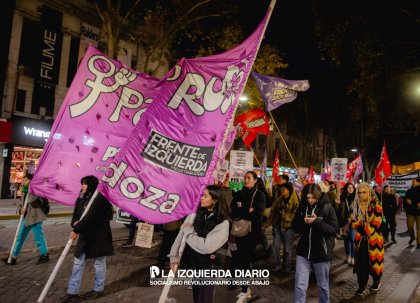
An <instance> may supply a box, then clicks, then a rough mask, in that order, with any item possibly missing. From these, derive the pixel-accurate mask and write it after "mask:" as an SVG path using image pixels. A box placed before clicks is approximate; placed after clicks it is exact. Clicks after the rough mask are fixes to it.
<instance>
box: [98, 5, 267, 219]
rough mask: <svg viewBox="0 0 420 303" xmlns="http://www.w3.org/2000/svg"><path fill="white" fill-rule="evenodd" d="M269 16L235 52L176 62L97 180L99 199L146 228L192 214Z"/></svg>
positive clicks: (209, 181) (216, 157) (213, 164)
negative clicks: (98, 183)
mask: <svg viewBox="0 0 420 303" xmlns="http://www.w3.org/2000/svg"><path fill="white" fill-rule="evenodd" d="M268 16H269V12H268V13H267V15H266V16H265V18H264V20H263V21H262V22H261V24H260V25H259V27H258V28H257V30H256V31H255V32H254V33H253V34H252V35H251V36H250V37H249V38H248V39H247V40H246V41H244V42H243V43H242V44H241V45H239V46H237V47H236V48H234V49H232V50H230V51H227V52H225V53H223V54H219V55H215V56H210V57H204V58H196V59H181V60H180V61H179V62H178V63H177V64H176V66H175V67H174V68H173V69H172V70H171V71H170V72H169V73H168V75H167V76H166V77H165V81H164V82H163V84H162V88H161V90H160V91H159V94H158V95H157V96H156V97H155V98H154V101H153V103H152V104H151V105H150V106H149V108H148V109H147V111H146V112H145V114H144V115H143V117H142V119H141V120H140V122H139V123H138V124H137V125H136V127H135V130H134V131H133V132H132V134H131V136H130V138H129V139H128V140H127V144H126V145H124V147H123V148H122V149H121V151H120V153H119V154H118V155H117V156H116V158H115V161H114V162H113V163H112V164H111V166H110V169H109V170H108V171H107V173H106V174H105V176H104V178H103V179H102V182H101V184H100V186H99V191H100V192H101V193H102V194H103V195H104V196H105V197H107V198H108V199H109V200H110V201H111V202H112V203H114V204H116V205H117V206H118V207H120V208H121V209H123V210H125V211H127V212H129V213H131V214H133V215H135V216H136V217H138V218H140V219H142V220H144V221H147V222H150V223H166V222H171V221H174V220H177V219H180V218H182V217H185V216H186V215H188V214H190V213H193V212H194V211H196V209H197V207H198V205H199V200H200V197H201V195H202V193H203V191H204V188H205V187H206V186H207V185H208V184H212V183H213V177H212V173H213V170H214V168H215V166H216V164H217V162H218V159H219V152H220V149H221V146H222V145H223V142H224V141H225V140H224V139H225V138H227V136H226V137H225V133H226V129H227V127H228V125H229V124H230V123H231V120H232V117H233V115H234V113H235V111H236V108H237V105H238V101H239V97H240V95H241V93H242V91H243V88H244V86H245V82H246V80H247V78H248V75H249V73H250V70H251V67H252V65H253V62H254V59H255V56H256V54H257V51H258V47H259V44H260V41H261V37H262V35H263V32H264V29H265V24H266V21H267V20H268Z"/></svg>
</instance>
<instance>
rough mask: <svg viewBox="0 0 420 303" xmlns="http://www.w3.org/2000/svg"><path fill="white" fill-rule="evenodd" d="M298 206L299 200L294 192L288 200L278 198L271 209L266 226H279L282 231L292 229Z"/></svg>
mask: <svg viewBox="0 0 420 303" xmlns="http://www.w3.org/2000/svg"><path fill="white" fill-rule="evenodd" d="M298 206H299V199H298V197H297V195H296V193H295V192H294V191H293V192H292V194H291V195H290V196H289V198H288V199H285V198H283V197H279V199H277V200H276V201H275V202H274V204H273V205H272V207H271V212H270V216H269V218H268V222H267V223H268V225H273V226H279V227H280V228H281V229H282V230H286V229H290V228H292V221H293V218H294V217H295V214H296V211H297V209H298Z"/></svg>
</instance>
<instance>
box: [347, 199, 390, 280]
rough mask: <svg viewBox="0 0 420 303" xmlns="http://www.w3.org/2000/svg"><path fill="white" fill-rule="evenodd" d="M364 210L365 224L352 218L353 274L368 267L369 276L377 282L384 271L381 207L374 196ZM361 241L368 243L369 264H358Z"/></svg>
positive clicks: (358, 219) (363, 221) (359, 219)
mask: <svg viewBox="0 0 420 303" xmlns="http://www.w3.org/2000/svg"><path fill="white" fill-rule="evenodd" d="M358 207H359V206H358ZM366 210H367V222H365V221H366V220H362V219H361V218H353V216H352V222H353V228H354V230H355V231H356V233H355V237H354V247H355V249H356V250H355V264H354V272H357V271H359V269H360V268H363V267H364V266H369V272H370V274H372V275H373V276H374V280H378V279H380V278H381V276H382V272H383V269H384V238H383V236H382V232H381V224H382V207H381V204H380V203H379V201H378V199H377V197H376V196H375V197H374V198H373V199H372V201H370V203H369V204H368V206H367V209H366ZM363 239H366V240H367V242H368V243H367V244H368V245H367V249H368V255H369V264H360V262H359V261H358V256H359V249H360V247H361V245H360V244H361V241H362V240H363ZM365 247H366V246H365Z"/></svg>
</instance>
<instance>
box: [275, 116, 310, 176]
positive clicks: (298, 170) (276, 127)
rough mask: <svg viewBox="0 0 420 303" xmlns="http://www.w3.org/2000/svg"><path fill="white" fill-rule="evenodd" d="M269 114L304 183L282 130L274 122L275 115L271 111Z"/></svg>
mask: <svg viewBox="0 0 420 303" xmlns="http://www.w3.org/2000/svg"><path fill="white" fill-rule="evenodd" d="M269 113H270V117H271V119H272V120H273V122H274V126H275V127H276V129H277V131H278V133H279V135H280V139H281V141H282V142H283V144H284V147H286V150H287V152H288V153H289V156H290V159H292V162H293V165H294V166H295V168H296V173H297V175H298V176H299V178H300V179H301V180H302V182H304V179H303V178H302V176H301V175H300V173H299V170H298V167H297V165H296V162H295V159H294V158H293V156H292V153H291V152H290V150H289V147H288V146H287V143H286V141H285V140H284V138H283V135H282V134H281V131H280V129H279V128H278V126H277V123H276V120H274V117H273V114H272V113H271V111H269Z"/></svg>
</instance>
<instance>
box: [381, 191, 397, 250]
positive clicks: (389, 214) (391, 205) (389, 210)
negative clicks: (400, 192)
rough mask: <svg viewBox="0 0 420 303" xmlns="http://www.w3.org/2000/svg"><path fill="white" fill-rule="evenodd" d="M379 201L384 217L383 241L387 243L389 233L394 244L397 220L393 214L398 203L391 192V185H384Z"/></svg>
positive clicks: (395, 213)
mask: <svg viewBox="0 0 420 303" xmlns="http://www.w3.org/2000/svg"><path fill="white" fill-rule="evenodd" d="M381 202H382V209H383V212H384V216H385V219H386V222H382V231H383V236H384V241H385V243H388V241H389V234H390V233H391V240H392V242H393V243H394V244H396V243H397V240H395V230H396V226H397V220H396V217H395V216H396V215H397V209H398V203H397V198H395V196H394V195H392V194H391V187H389V186H388V185H385V186H384V189H383V190H382V194H381Z"/></svg>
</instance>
